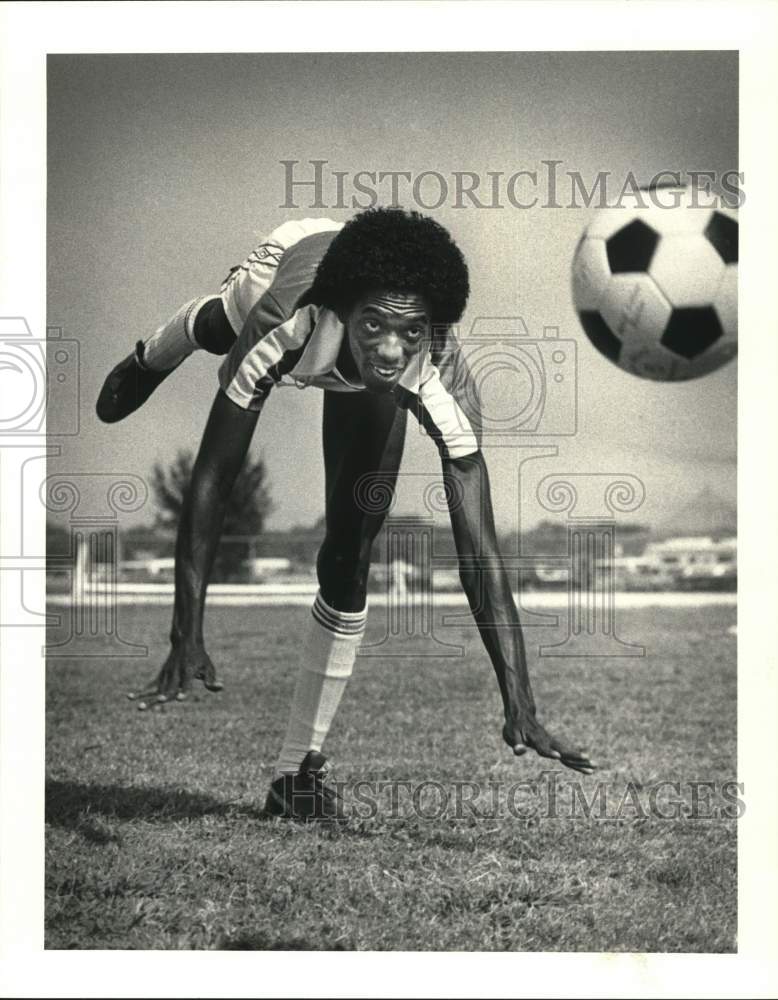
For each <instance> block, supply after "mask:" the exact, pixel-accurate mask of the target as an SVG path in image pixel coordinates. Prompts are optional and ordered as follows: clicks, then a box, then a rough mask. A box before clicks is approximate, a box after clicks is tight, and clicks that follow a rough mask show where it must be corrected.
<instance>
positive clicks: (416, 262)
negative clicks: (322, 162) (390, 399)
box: [308, 208, 470, 325]
mask: <svg viewBox="0 0 778 1000" xmlns="http://www.w3.org/2000/svg"><path fill="white" fill-rule="evenodd" d="M379 289H381V290H384V291H392V292H404V293H405V294H416V295H421V296H422V297H423V298H424V299H425V300H426V302H427V303H428V305H429V308H430V311H431V314H432V315H431V317H430V318H431V319H432V322H433V323H435V324H442V325H448V324H451V323H456V322H457V321H458V320H459V319H460V318H461V316H462V313H463V312H464V310H465V304H466V303H467V296H468V294H469V292H470V283H469V280H468V273H467V264H466V263H465V258H464V257H463V256H462V252H461V251H460V249H459V247H458V246H457V245H456V243H454V241H453V240H452V238H451V236H450V235H449V233H448V231H447V230H446V229H444V228H443V226H441V225H440V224H439V223H438V222H435V220H434V219H431V218H429V216H425V215H422V214H421V213H420V212H413V211H405V210H404V209H402V208H369V209H367V210H366V211H364V212H360V213H359V214H358V215H355V216H354V217H353V218H352V219H350V220H349V221H348V222H347V223H346V224H345V226H344V227H343V229H341V230H340V232H339V233H338V234H337V236H336V237H335V238H334V239H333V241H332V243H331V244H330V245H329V248H328V249H327V252H326V253H325V255H324V257H323V258H322V260H321V263H320V264H319V267H318V269H317V271H316V277H315V278H314V282H313V285H312V287H311V291H310V295H309V296H308V298H309V301H313V302H316V303H318V304H319V305H323V306H326V307H327V308H328V309H332V310H334V311H335V312H338V313H340V314H341V315H342V314H343V313H344V312H347V311H348V310H349V309H351V308H352V306H353V305H354V303H356V302H357V301H358V300H359V299H361V298H362V297H363V296H364V295H366V294H368V293H369V292H372V291H377V290H379Z"/></svg>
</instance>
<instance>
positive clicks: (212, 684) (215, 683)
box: [127, 642, 224, 712]
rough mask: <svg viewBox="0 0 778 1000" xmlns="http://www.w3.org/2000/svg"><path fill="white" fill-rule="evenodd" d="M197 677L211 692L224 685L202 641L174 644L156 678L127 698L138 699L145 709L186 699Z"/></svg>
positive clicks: (220, 688)
mask: <svg viewBox="0 0 778 1000" xmlns="http://www.w3.org/2000/svg"><path fill="white" fill-rule="evenodd" d="M194 680H198V681H202V682H203V684H204V685H205V688H206V690H208V691H221V690H222V688H223V687H224V685H223V684H222V682H221V681H220V680H219V679H218V677H217V676H216V667H214V665H213V662H212V661H211V658H210V656H209V655H208V654H207V653H206V651H205V646H203V644H202V643H201V642H181V643H175V644H174V645H173V647H172V649H171V650H170V653H169V654H168V657H167V659H166V660H165V662H164V663H163V664H162V669H161V670H160V672H159V673H158V674H157V677H156V679H155V680H154V681H152V682H151V683H150V684H148V685H147V686H146V687H145V688H144V689H143V690H141V691H133V692H132V693H131V694H128V695H127V697H128V698H129V699H130V701H137V702H138V710H139V711H141V712H144V711H145V710H146V709H147V708H153V707H154V706H155V705H159V704H162V703H164V702H166V701H185V700H186V698H187V697H188V695H189V692H190V690H191V688H192V682H193V681H194Z"/></svg>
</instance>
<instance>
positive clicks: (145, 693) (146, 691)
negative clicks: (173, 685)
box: [127, 681, 159, 701]
mask: <svg viewBox="0 0 778 1000" xmlns="http://www.w3.org/2000/svg"><path fill="white" fill-rule="evenodd" d="M158 692H159V686H158V685H157V682H156V681H154V683H153V684H149V685H148V687H145V688H143V690H142V691H130V692H129V693H128V695H127V697H128V698H129V700H130V701H137V700H138V699H139V698H141V699H143V700H146V699H148V698H153V697H155V695H157V694H158Z"/></svg>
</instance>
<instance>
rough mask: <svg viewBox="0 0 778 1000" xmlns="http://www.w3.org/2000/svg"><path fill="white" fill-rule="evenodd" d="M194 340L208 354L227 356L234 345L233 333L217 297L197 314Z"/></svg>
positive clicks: (222, 305) (234, 337)
mask: <svg viewBox="0 0 778 1000" xmlns="http://www.w3.org/2000/svg"><path fill="white" fill-rule="evenodd" d="M194 338H195V340H196V341H197V343H198V344H199V345H200V347H202V349H203V350H204V351H208V353H209V354H227V353H228V352H229V350H230V348H231V347H232V345H233V344H234V343H235V340H236V336H235V331H234V330H233V329H232V326H231V324H230V321H229V320H228V319H227V313H226V312H225V311H224V304H223V303H222V300H221V299H220V298H219V297H218V296H217V297H216V298H214V299H211V300H210V301H209V302H206V303H205V305H204V306H203V307H202V308H201V309H200V311H199V312H198V314H197V316H196V318H195V324H194Z"/></svg>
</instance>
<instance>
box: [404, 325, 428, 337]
mask: <svg viewBox="0 0 778 1000" xmlns="http://www.w3.org/2000/svg"><path fill="white" fill-rule="evenodd" d="M423 333H424V327H421V326H411V327H409V328H408V330H407V331H406V336H407V337H408V339H409V340H419V339H420V338H421V335H422V334H423Z"/></svg>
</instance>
